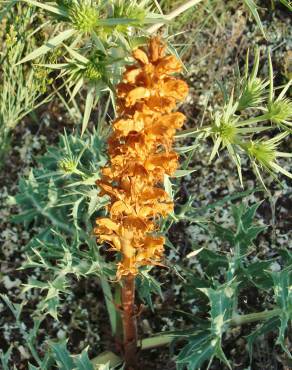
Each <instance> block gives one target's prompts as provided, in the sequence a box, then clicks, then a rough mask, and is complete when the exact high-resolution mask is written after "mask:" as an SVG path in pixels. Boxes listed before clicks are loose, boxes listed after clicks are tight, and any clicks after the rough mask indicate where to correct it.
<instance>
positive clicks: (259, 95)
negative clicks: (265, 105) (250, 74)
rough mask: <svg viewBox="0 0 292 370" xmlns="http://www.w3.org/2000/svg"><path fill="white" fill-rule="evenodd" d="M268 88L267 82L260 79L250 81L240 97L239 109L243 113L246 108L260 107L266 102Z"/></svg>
mask: <svg viewBox="0 0 292 370" xmlns="http://www.w3.org/2000/svg"><path fill="white" fill-rule="evenodd" d="M266 86H267V82H265V81H263V80H262V79H260V78H253V79H248V80H247V81H246V83H245V85H244V87H243V91H242V93H241V95H240V98H239V103H238V107H237V109H238V110H239V111H241V110H244V109H246V108H254V107H258V106H259V105H260V104H261V103H262V102H263V100H264V98H263V95H264V92H265V88H266Z"/></svg>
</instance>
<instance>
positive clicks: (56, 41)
mask: <svg viewBox="0 0 292 370" xmlns="http://www.w3.org/2000/svg"><path fill="white" fill-rule="evenodd" d="M74 33H76V30H73V29H70V30H66V31H63V32H61V33H60V34H59V35H58V36H55V37H53V38H52V39H50V40H49V41H47V42H46V43H45V44H44V45H42V46H41V47H39V48H38V49H36V50H34V51H33V52H32V53H30V54H28V55H27V56H26V57H24V58H23V59H21V60H20V61H19V62H18V63H17V64H16V65H18V64H22V63H26V62H28V61H30V60H33V59H36V58H39V57H40V56H42V55H44V54H46V53H47V52H48V51H50V50H52V49H54V48H55V47H56V46H58V45H60V44H61V43H62V42H63V41H64V40H67V39H68V38H70V37H71V36H73V35H74Z"/></svg>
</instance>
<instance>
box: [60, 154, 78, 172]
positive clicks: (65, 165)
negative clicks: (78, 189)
mask: <svg viewBox="0 0 292 370" xmlns="http://www.w3.org/2000/svg"><path fill="white" fill-rule="evenodd" d="M77 166H78V161H77V160H76V158H72V157H65V158H62V159H61V160H60V161H59V162H58V167H59V169H60V171H61V172H63V173H64V174H66V175H70V174H72V173H74V172H75V171H76V169H77Z"/></svg>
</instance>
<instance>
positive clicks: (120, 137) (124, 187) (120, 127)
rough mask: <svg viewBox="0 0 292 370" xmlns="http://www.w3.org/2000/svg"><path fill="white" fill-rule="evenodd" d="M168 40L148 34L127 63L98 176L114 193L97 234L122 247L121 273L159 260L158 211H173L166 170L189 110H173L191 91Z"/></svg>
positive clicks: (173, 164) (174, 160)
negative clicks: (105, 161)
mask: <svg viewBox="0 0 292 370" xmlns="http://www.w3.org/2000/svg"><path fill="white" fill-rule="evenodd" d="M165 49H166V47H165V44H164V43H162V42H161V41H160V39H159V38H158V37H154V38H152V39H151V40H150V43H149V47H148V52H146V51H144V50H142V49H136V50H134V52H133V58H134V59H135V60H136V64H134V65H132V66H128V67H127V68H126V71H125V73H124V76H123V82H122V83H120V84H119V85H118V87H117V101H118V107H117V111H118V113H119V118H118V119H117V120H116V121H115V122H114V124H113V133H112V135H111V136H110V138H109V140H108V152H109V156H110V163H109V165H108V166H107V167H105V168H103V170H102V179H101V180H99V181H98V182H97V185H99V186H100V188H101V189H102V190H101V194H106V195H107V196H108V197H109V198H110V203H109V205H108V214H109V216H108V217H109V218H99V219H97V221H96V224H97V226H96V228H95V229H94V231H95V234H96V236H97V237H98V240H99V241H100V242H101V243H102V242H104V243H106V244H108V245H109V246H110V248H111V250H115V251H118V252H119V253H120V262H119V263H118V264H117V267H118V269H117V278H118V279H121V278H122V277H126V276H134V275H137V274H138V272H139V267H141V266H145V265H159V264H160V260H161V258H162V255H163V246H164V242H165V239H164V238H163V237H162V236H159V235H157V231H158V223H157V220H158V219H159V218H160V217H167V215H169V214H170V213H171V212H172V211H173V202H172V200H171V199H170V198H169V196H168V194H167V193H166V192H165V191H164V190H163V188H162V183H163V179H164V175H169V176H171V175H173V174H174V172H175V171H176V169H177V167H178V155H177V153H175V152H174V151H172V149H171V147H172V143H173V141H174V135H175V132H176V130H177V129H179V128H181V126H182V125H183V123H184V121H185V116H184V115H183V114H182V113H179V112H173V110H174V109H175V108H176V105H177V102H178V101H183V100H184V99H185V97H186V96H187V94H188V86H187V84H186V83H185V82H184V81H182V80H180V79H177V78H175V77H174V76H172V75H173V73H177V72H180V71H181V70H182V63H181V62H180V61H179V60H178V59H177V58H176V57H175V56H174V55H168V56H165Z"/></svg>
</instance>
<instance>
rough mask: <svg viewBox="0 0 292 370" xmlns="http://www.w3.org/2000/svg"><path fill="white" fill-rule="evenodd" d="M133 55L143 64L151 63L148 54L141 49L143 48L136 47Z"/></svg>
mask: <svg viewBox="0 0 292 370" xmlns="http://www.w3.org/2000/svg"><path fill="white" fill-rule="evenodd" d="M133 57H134V58H135V59H136V60H137V61H138V62H140V63H142V64H148V63H149V59H148V56H147V54H146V53H145V52H144V51H143V50H141V49H136V50H134V51H133Z"/></svg>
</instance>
